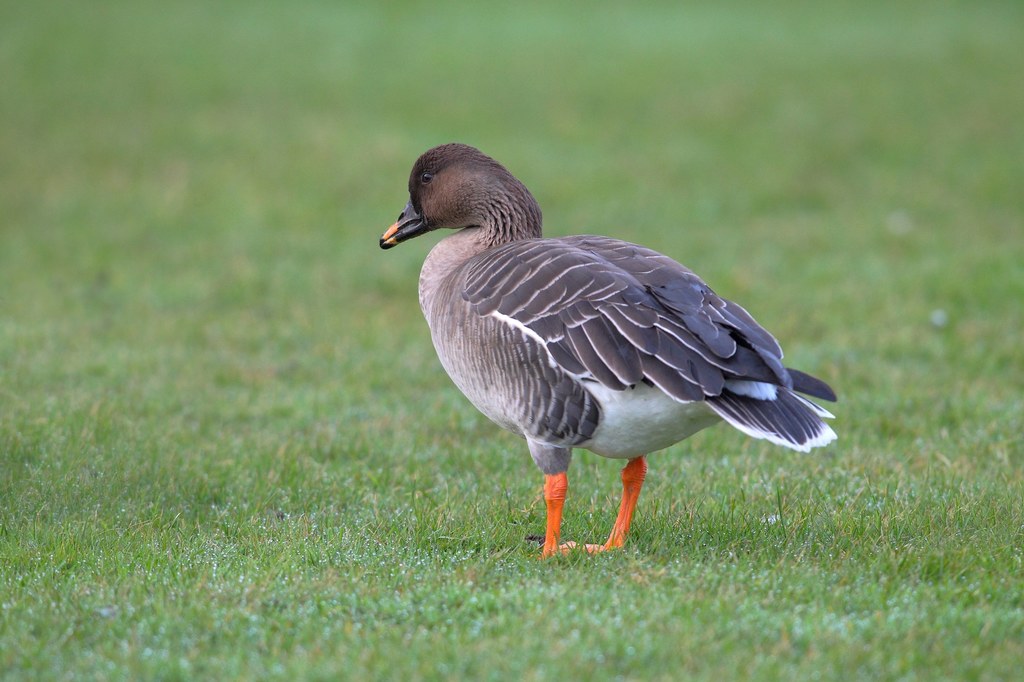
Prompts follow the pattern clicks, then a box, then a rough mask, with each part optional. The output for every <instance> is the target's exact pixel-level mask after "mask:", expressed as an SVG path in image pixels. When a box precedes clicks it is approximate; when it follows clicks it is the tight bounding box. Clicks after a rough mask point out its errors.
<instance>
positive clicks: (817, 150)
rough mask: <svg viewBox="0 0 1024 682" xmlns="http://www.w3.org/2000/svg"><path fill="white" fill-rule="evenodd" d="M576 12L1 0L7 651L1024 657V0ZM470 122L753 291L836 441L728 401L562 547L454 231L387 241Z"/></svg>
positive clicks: (259, 674)
mask: <svg viewBox="0 0 1024 682" xmlns="http://www.w3.org/2000/svg"><path fill="white" fill-rule="evenodd" d="M550 5H552V4H551V3H541V2H525V3H498V2H482V3H476V4H473V5H465V6H464V5H462V4H458V3H449V2H446V1H444V0H438V1H436V2H433V3H412V2H408V3H393V4H386V3H369V2H367V3H332V2H312V1H302V2H293V3H286V2H271V1H269V0H267V1H262V2H222V3H202V2H196V1H194V0H183V1H182V2H176V3H155V2H117V1H114V0H110V1H98V2H90V3H57V2H50V1H43V2H36V3H10V2H9V3H5V4H4V5H3V6H2V7H0V677H3V678H4V679H11V680H18V679H68V680H70V679H108V678H109V679H137V678H149V679H216V680H229V679H251V678H266V679H360V680H362V679H403V680H407V679H452V678H456V679H458V678H461V679H525V680H547V679H552V680H567V679H580V678H584V679H592V680H603V679H665V680H669V679H673V680H675V679H695V680H715V681H716V682H720V681H722V680H730V679H745V678H754V679H768V680H771V679H779V680H791V679H821V680H849V679H871V680H874V679H900V680H938V679H969V680H997V679H1011V678H1015V677H1016V676H1017V675H1019V674H1020V666H1021V661H1022V660H1024V445H1022V441H1021V432H1022V430H1024V350H1022V348H1021V343H1022V339H1024V124H1022V121H1024V87H1022V80H1021V74H1022V73H1024V50H1021V45H1024V6H1022V5H1021V4H1020V3H1017V2H1011V1H1007V2H998V1H995V0H993V1H982V2H973V3H966V2H953V1H943V0H940V1H939V2H923V0H922V1H920V2H918V1H916V0H912V1H910V2H903V3H890V2H881V1H878V2H875V1H873V0H872V1H869V2H857V3H853V2H834V3H810V2H796V1H793V0H784V1H783V2H777V3H770V4H765V3H754V2H739V1H738V2H729V3H704V4H699V5H697V4H693V3H672V2H663V3H646V4H644V6H642V7H640V6H634V5H632V4H629V3H611V2H608V3H599V4H598V5H596V6H595V5H586V6H583V5H570V4H568V3H567V4H566V5H564V6H558V7H555V6H550ZM691 5H693V6H691ZM452 140H458V141H463V142H468V143H471V144H474V145H476V146H478V147H480V148H481V149H483V150H484V151H485V152H487V153H489V154H491V155H492V156H495V157H497V158H499V159H500V160H502V161H503V162H504V163H505V164H506V165H507V166H509V167H510V169H511V170H512V171H513V172H514V173H515V174H516V175H518V176H519V177H520V178H521V179H522V180H523V181H524V182H525V183H526V184H527V185H528V186H529V187H530V188H531V189H532V190H533V191H534V193H535V195H536V196H537V198H538V200H539V201H540V203H541V205H542V207H543V208H544V211H545V226H546V230H547V233H548V234H550V235H566V234H573V233H585V232H586V233H598V234H607V235H611V236H616V237H620V238H624V239H629V240H633V241H639V242H642V243H644V244H646V245H649V246H651V247H653V248H656V249H658V250H661V251H663V252H665V253H668V254H670V255H672V256H673V257H675V258H677V259H678V260H680V261H682V262H684V263H685V264H687V265H689V266H690V267H692V268H693V269H695V270H696V271H697V272H698V273H700V274H701V275H702V276H703V277H704V278H705V279H707V281H708V282H709V283H710V284H711V286H713V287H714V288H715V289H716V290H717V291H718V292H719V293H720V294H722V295H724V296H726V297H728V298H731V299H734V300H737V301H739V302H740V303H742V304H743V305H744V306H745V307H747V308H748V309H749V310H750V311H751V312H752V313H753V314H754V315H755V316H756V317H757V318H758V319H759V321H761V322H762V323H763V324H765V326H767V327H768V328H769V329H770V330H772V331H773V332H774V333H775V334H776V336H777V337H778V338H779V339H780V340H781V342H782V344H783V347H784V348H785V349H786V350H787V361H788V363H789V364H791V365H792V366H795V367H799V368H802V369H804V370H806V371H808V372H811V373H813V374H816V375H819V376H821V377H822V378H824V379H825V380H827V381H829V382H830V383H831V384H832V385H833V386H834V387H835V388H836V390H837V392H838V393H839V395H840V402H839V403H838V404H837V405H836V406H835V407H834V410H833V411H834V412H835V413H836V415H837V417H838V418H837V420H836V421H835V422H834V423H833V426H834V427H835V429H836V431H837V432H838V433H839V436H840V438H839V441H837V443H835V444H834V445H832V446H830V447H828V448H827V449H825V450H819V451H815V452H814V453H812V454H809V455H804V454H799V453H793V452H790V451H786V450H783V449H781V448H777V447H774V446H772V445H770V444H767V443H764V442H762V441H752V440H750V439H747V438H745V437H744V436H743V435H742V434H739V433H737V432H734V431H730V430H728V429H726V428H725V427H717V428H715V429H711V430H708V431H705V432H703V433H701V434H698V435H697V436H695V437H694V438H692V439H690V440H688V441H686V442H684V443H682V444H679V445H676V446H674V447H672V448H670V449H669V450H667V451H665V452H663V453H660V454H656V455H654V456H652V457H650V458H649V460H650V467H651V468H650V473H649V476H648V485H647V486H646V487H645V489H644V493H643V496H642V497H641V500H640V506H639V509H638V514H637V516H636V518H635V519H634V526H633V533H632V535H631V536H630V538H629V540H628V542H627V546H626V547H625V548H624V549H623V550H622V551H618V552H614V553H608V554H604V555H600V556H586V555H582V554H573V555H570V556H567V557H561V558H557V559H555V560H551V561H543V562H542V561H539V560H538V559H537V555H538V552H539V550H538V548H537V546H536V545H535V544H531V543H529V542H527V541H526V536H528V535H534V534H537V533H541V532H542V531H543V524H544V504H543V500H542V499H541V483H542V477H541V474H540V472H539V471H538V470H537V469H536V468H535V467H534V465H533V463H532V461H531V460H530V458H529V455H528V454H527V451H526V448H525V445H524V444H523V443H522V442H521V441H518V440H517V439H516V438H514V437H512V436H511V435H509V434H506V433H503V432H501V431H500V430H499V429H497V428H496V427H494V426H493V425H491V424H490V423H489V422H487V421H486V419H485V418H483V417H482V416H480V415H479V414H477V413H476V412H475V411H474V409H473V408H472V407H471V406H470V405H469V404H468V402H466V401H465V399H463V398H462V396H461V395H460V394H459V393H458V391H457V390H456V389H455V388H454V386H453V385H452V384H451V383H450V381H449V380H448V379H447V377H446V376H445V374H444V372H443V370H442V369H441V368H440V365H439V364H438V362H437V361H436V359H435V357H434V353H433V349H432V348H431V346H430V342H429V338H428V334H427V330H426V325H425V323H424V322H423V320H422V317H421V315H420V312H419V309H418V304H417V299H416V280H417V274H418V270H419V266H420V263H421V262H422V259H423V257H424V255H425V253H426V251H427V249H428V248H429V246H430V244H431V243H432V242H433V241H434V240H435V239H436V238H433V237H427V238H424V239H422V240H416V241H413V242H410V243H408V244H403V245H402V246H401V247H400V248H397V249H394V250H392V251H388V252H386V253H385V252H382V251H380V250H379V249H378V246H377V242H378V238H379V236H380V233H381V232H382V231H383V230H384V228H386V227H387V225H388V224H390V222H391V221H393V220H394V218H395V216H396V215H398V212H399V211H400V210H401V209H402V207H403V206H404V204H405V201H406V199H407V196H406V192H405V185H406V179H407V175H408V172H409V168H410V167H411V164H412V162H413V161H414V160H415V158H416V156H417V155H418V154H419V153H420V152H422V151H423V150H425V149H426V148H428V147H429V146H432V145H434V144H438V143H442V142H447V141H452ZM619 466H620V465H619V463H616V462H612V461H605V460H601V459H600V458H598V457H595V456H593V455H590V454H589V453H586V452H584V451H578V452H577V453H576V457H575V461H574V463H573V466H572V468H571V469H570V471H569V480H570V492H569V498H568V501H567V504H566V518H565V523H564V527H563V532H564V536H565V537H566V538H567V539H575V540H579V541H591V542H593V541H597V540H603V538H604V537H605V536H606V534H607V532H608V530H609V529H610V526H611V523H612V520H613V519H614V516H615V511H616V509H617V506H618V494H619V483H618V468H619Z"/></svg>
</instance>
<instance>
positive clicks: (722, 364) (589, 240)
mask: <svg viewBox="0 0 1024 682" xmlns="http://www.w3.org/2000/svg"><path fill="white" fill-rule="evenodd" d="M439 228H451V229H455V230H457V231H456V232H455V233H454V234H452V235H450V236H448V237H446V238H444V239H442V240H441V241H440V242H438V243H437V245H436V246H434V248H433V249H432V250H431V251H430V254H429V255H428V256H427V258H426V260H425V262H424V263H423V269H422V271H421V273H420V281H419V299H420V306H421V307H422V309H423V314H424V316H425V317H426V319H427V324H428V325H429V326H430V334H431V338H432V339H433V342H434V347H435V349H436V350H437V355H438V358H440V360H441V364H442V365H443V366H444V368H445V370H446V371H447V372H448V374H449V376H450V377H451V378H452V380H453V381H454V382H455V384H456V385H457V386H458V387H459V389H460V390H461V391H462V392H463V393H464V394H465V395H466V397H467V398H469V400H470V402H472V403H473V405H475V406H476V407H477V409H479V410H480V411H481V412H482V413H483V414H485V415H486V416H487V417H489V418H490V419H491V420H492V421H494V422H496V423H497V424H498V425H499V426H502V427H504V428H506V429H508V430H509V431H511V432H513V433H515V434H517V435H519V436H521V437H523V438H525V439H526V443H527V446H528V448H529V451H530V454H531V455H532V456H533V460H534V462H536V464H537V466H538V467H539V468H540V469H541V471H542V472H543V473H544V476H545V480H544V498H545V502H546V505H547V529H546V533H545V538H544V547H543V550H542V556H551V555H553V554H556V553H559V552H564V551H567V550H568V549H570V548H572V547H573V546H575V543H571V542H570V543H564V544H560V542H559V535H560V528H561V520H562V506H563V503H564V500H565V494H566V490H567V488H568V479H567V476H566V471H567V469H568V466H569V460H570V458H571V456H572V449H573V448H576V447H579V448H585V449H587V450H590V451H591V452H594V453H596V454H598V455H601V456H603V457H611V458H617V459H626V460H628V463H627V464H626V465H625V467H624V468H623V470H622V484H623V492H622V502H621V505H620V508H619V513H618V517H617V518H616V520H615V524H614V525H613V527H612V531H611V534H610V536H609V538H608V541H607V542H606V543H605V544H603V545H586V548H587V550H588V551H592V552H593V551H601V550H607V549H612V548H615V547H620V546H622V544H623V541H624V540H625V537H626V534H627V532H628V531H629V527H630V522H631V519H632V516H633V510H634V509H635V507H636V503H637V499H638V498H639V496H640V489H641V486H642V485H643V481H644V476H645V475H646V472H647V461H646V455H648V454H649V453H651V452H655V451H657V450H661V449H663V448H666V447H668V446H669V445H672V444H673V443H676V442H679V441H681V440H683V439H684V438H687V437H688V436H691V435H692V434H694V433H695V432H697V431H699V430H701V429H703V428H705V427H707V426H711V425H712V424H715V423H717V422H721V421H724V422H726V423H728V424H729V425H731V426H733V427H735V428H737V429H739V430H740V431H742V432H743V433H745V434H747V435H750V436H753V437H755V438H763V439H765V440H768V441H770V442H772V443H776V444H779V445H783V446H786V447H789V448H792V449H794V450H801V451H808V450H810V449H811V448H814V447H819V446H822V445H825V444H827V443H829V442H831V441H832V440H834V439H835V437H836V435H835V433H834V432H833V431H832V429H831V428H830V427H829V426H828V425H827V424H826V423H825V422H824V421H822V418H831V417H832V415H831V414H829V412H828V411H826V410H825V409H823V408H821V407H820V406H818V405H816V404H815V403H813V402H811V401H810V400H808V399H806V398H804V397H802V396H800V395H797V392H800V393H804V394H807V395H810V396H813V397H816V398H821V399H824V400H829V401H834V400H835V394H834V393H833V392H832V389H831V388H829V387H828V385H827V384H825V383H824V382H823V381H821V380H819V379H816V378H814V377H811V376H809V375H807V374H804V373H803V372H800V371H797V370H794V369H790V368H787V367H785V366H784V365H783V364H782V349H781V348H780V347H779V344H778V342H776V340H775V338H774V337H772V335H771V334H769V333H768V332H767V331H765V330H764V329H763V328H762V327H761V326H760V325H758V324H757V322H755V321H754V319H753V318H752V317H751V316H750V315H749V314H748V313H747V311H746V310H744V309H743V308H741V307H740V306H738V305H736V304H735V303H733V302H731V301H727V300H726V299H724V298H721V297H719V296H718V295H716V294H715V293H714V292H713V291H712V290H711V289H710V288H709V287H708V285H707V284H705V283H704V282H703V281H702V280H701V279H700V278H699V277H698V276H697V275H695V274H694V273H693V272H691V271H690V270H689V269H687V268H685V267H683V266H682V265H680V264H679V263H676V262H675V261H674V260H672V259H671V258H669V257H668V256H664V255H662V254H660V253H657V252H656V251H652V250H650V249H647V248H644V247H642V246H638V245H636V244H630V243H628V242H624V241H619V240H617V239H610V238H608V237H596V236H574V237H563V238H557V239H545V238H543V237H542V236H541V210H540V207H539V206H538V204H537V202H536V200H535V199H534V198H533V195H531V194H530V192H529V190H527V189H526V187H525V186H524V185H523V184H522V183H521V182H520V181H519V180H517V179H516V178H515V177H513V175H512V174H511V173H509V171H508V170H506V169H505V167H504V166H502V165H501V164H500V163H498V162H497V161H495V160H494V159H492V158H490V157H488V156H486V155H484V154H483V153H481V152H480V151H478V150H477V149H474V148H473V147H470V146H467V145H463V144H445V145H441V146H439V147H435V148H433V149H430V150H429V151H427V152H426V153H424V154H423V155H422V156H421V157H420V158H419V159H418V160H417V161H416V163H415V165H414V166H413V169H412V173H411V175H410V176H409V202H408V204H406V206H405V209H404V210H403V211H402V213H401V215H400V216H399V217H398V220H397V221H396V222H395V223H394V224H393V225H392V226H391V227H389V228H388V229H387V231H386V232H385V233H384V235H383V236H382V237H381V239H380V246H381V248H383V249H389V248H391V247H393V246H396V245H397V244H399V243H400V242H403V241H406V240H407V239H411V238H413V237H416V236H419V235H421V234H425V233H427V232H430V231H432V230H436V229H439Z"/></svg>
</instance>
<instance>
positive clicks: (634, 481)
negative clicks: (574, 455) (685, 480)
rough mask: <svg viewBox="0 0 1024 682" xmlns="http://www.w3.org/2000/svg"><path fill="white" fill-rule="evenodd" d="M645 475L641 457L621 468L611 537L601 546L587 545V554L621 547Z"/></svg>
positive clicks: (645, 469) (643, 459) (645, 463)
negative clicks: (620, 479)
mask: <svg viewBox="0 0 1024 682" xmlns="http://www.w3.org/2000/svg"><path fill="white" fill-rule="evenodd" d="M646 475H647V458H645V457H643V456H640V457H637V458H635V459H631V460H629V464H627V465H626V466H624V467H623V468H622V503H621V504H620V505H619V515H618V516H617V517H616V518H615V525H614V526H612V532H611V535H609V536H608V542H606V543H604V544H603V545H587V551H588V552H603V551H605V550H607V549H615V548H616V547H622V543H623V542H625V540H626V534H627V533H628V532H629V525H630V523H632V521H633V510H634V509H636V501H637V500H639V499H640V488H642V487H643V485H644V477H645V476H646Z"/></svg>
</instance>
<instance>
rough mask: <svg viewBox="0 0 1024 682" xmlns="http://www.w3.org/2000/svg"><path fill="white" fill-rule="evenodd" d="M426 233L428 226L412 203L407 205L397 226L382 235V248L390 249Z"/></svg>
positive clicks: (396, 223) (399, 217) (397, 221)
mask: <svg viewBox="0 0 1024 682" xmlns="http://www.w3.org/2000/svg"><path fill="white" fill-rule="evenodd" d="M426 231H427V224H426V223H425V222H424V221H423V216H421V215H420V214H419V213H418V212H417V211H416V209H415V208H414V207H413V205H412V202H411V201H410V202H409V203H408V204H406V205H405V210H403V211H402V214H401V215H400V216H398V220H396V221H395V224H394V225H392V226H391V227H389V228H388V229H387V231H386V232H384V234H382V235H381V237H380V248H382V249H390V248H391V247H392V246H398V245H399V244H400V243H401V242H404V241H405V240H406V239H412V238H413V237H416V236H418V235H421V234H423V233H424V232H426Z"/></svg>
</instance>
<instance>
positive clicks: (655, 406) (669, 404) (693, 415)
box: [579, 383, 721, 459]
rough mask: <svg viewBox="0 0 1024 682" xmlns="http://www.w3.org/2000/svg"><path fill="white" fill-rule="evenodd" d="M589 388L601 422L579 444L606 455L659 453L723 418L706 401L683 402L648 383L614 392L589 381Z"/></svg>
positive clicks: (625, 457)
mask: <svg viewBox="0 0 1024 682" xmlns="http://www.w3.org/2000/svg"><path fill="white" fill-rule="evenodd" d="M587 390H588V391H590V393H591V395H593V396H594V397H595V398H596V399H597V402H598V405H599V406H600V408H601V421H600V423H599V424H598V427H597V429H596V431H595V432H594V436H593V437H592V438H591V439H590V440H588V441H585V442H583V443H580V444H579V447H581V448H586V449H587V450H590V451H591V452H594V453H596V454H598V455H601V456H602V457H611V458H616V459H627V458H633V457H638V456H640V455H646V454H648V453H651V452H656V451H658V450H662V449H664V448H667V447H668V446H670V445H673V444H675V443H678V442H679V441H681V440H683V439H684V438H688V437H690V436H692V435H693V434H695V433H697V432H698V431H700V430H701V429H704V428H707V427H709V426H712V425H713V424H716V423H718V422H719V421H721V418H720V417H719V416H718V415H716V414H715V413H714V412H712V411H711V408H709V407H708V406H707V404H706V403H703V402H690V403H681V402H678V401H676V400H673V399H672V398H670V397H669V396H667V395H665V394H664V393H663V392H662V391H661V390H659V389H657V388H655V387H652V386H647V385H646V384H637V385H636V386H635V387H633V388H627V389H626V390H624V391H613V390H611V389H609V388H606V387H604V386H602V385H600V384H596V383H588V384H587Z"/></svg>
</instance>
